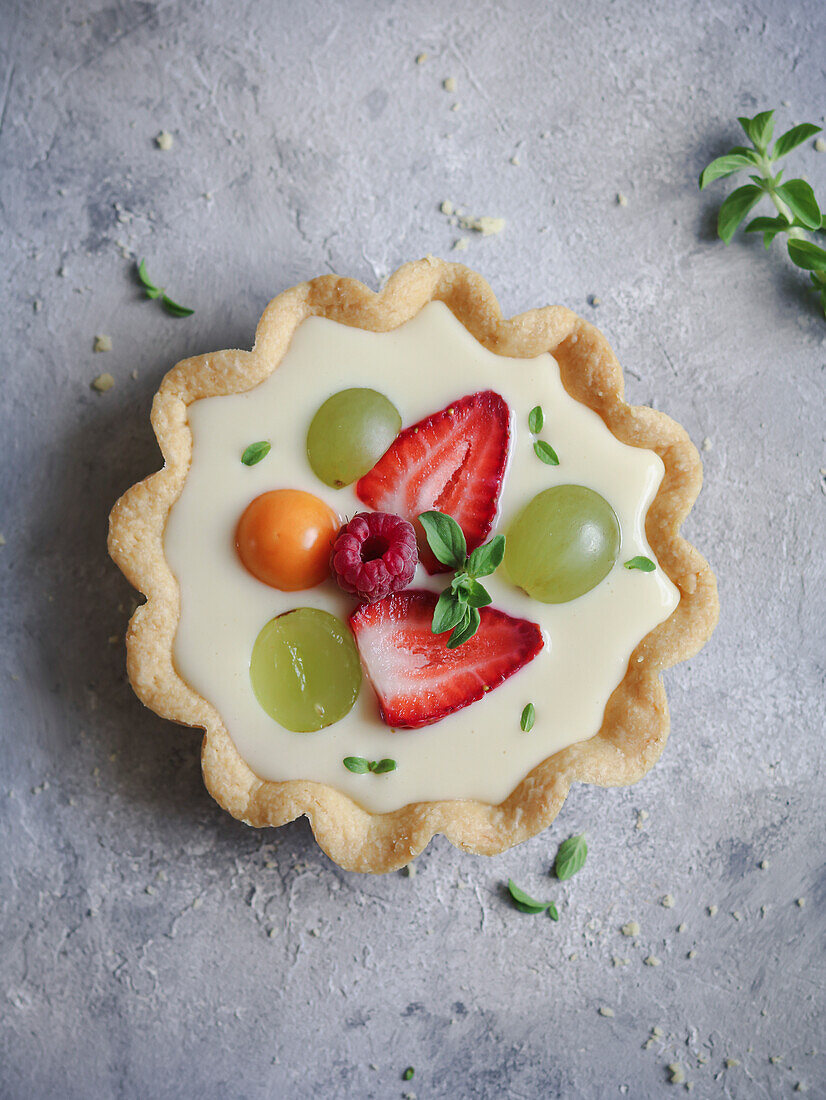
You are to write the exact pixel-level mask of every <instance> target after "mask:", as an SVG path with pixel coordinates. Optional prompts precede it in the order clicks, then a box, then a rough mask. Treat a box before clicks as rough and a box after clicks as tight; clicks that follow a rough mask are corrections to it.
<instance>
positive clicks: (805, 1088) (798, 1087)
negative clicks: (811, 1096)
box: [794, 1081, 809, 1092]
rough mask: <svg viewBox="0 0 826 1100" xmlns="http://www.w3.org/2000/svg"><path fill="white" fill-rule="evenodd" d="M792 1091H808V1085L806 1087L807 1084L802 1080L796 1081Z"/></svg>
mask: <svg viewBox="0 0 826 1100" xmlns="http://www.w3.org/2000/svg"><path fill="white" fill-rule="evenodd" d="M794 1091H795V1092H808V1091H809V1087H808V1085H804V1084H803V1082H802V1081H798V1082H797V1084H796V1085H795V1087H794Z"/></svg>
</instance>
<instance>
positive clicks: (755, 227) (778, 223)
mask: <svg viewBox="0 0 826 1100" xmlns="http://www.w3.org/2000/svg"><path fill="white" fill-rule="evenodd" d="M789 229H791V225H790V224H789V222H787V221H786V219H785V218H784V217H782V216H778V217H776V218H752V220H751V221H750V222H749V224H748V225H747V226H746V228H745V229H744V230H743V232H744V233H762V234H763V247H764V248H768V247H769V246H770V245H771V243H772V241H773V240H774V238H775V237H776V236H777V235H778V234H779V233H786V232H787V231H788V230H789Z"/></svg>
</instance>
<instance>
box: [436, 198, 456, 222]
mask: <svg viewBox="0 0 826 1100" xmlns="http://www.w3.org/2000/svg"><path fill="white" fill-rule="evenodd" d="M439 209H440V210H441V212H442V213H443V214H446V215H447V217H448V218H449V217H450V216H451V214H454V213H455V212H456V207H455V206H454V205H453V203H452V202H450V201H449V200H448V199H445V201H444V202H443V203H442V205H441V206H440V207H439Z"/></svg>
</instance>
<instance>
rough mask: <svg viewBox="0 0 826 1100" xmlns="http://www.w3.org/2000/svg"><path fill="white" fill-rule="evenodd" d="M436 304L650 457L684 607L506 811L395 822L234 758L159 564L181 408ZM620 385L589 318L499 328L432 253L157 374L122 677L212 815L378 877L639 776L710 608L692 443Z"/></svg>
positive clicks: (125, 512)
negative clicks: (172, 724) (601, 708)
mask: <svg viewBox="0 0 826 1100" xmlns="http://www.w3.org/2000/svg"><path fill="white" fill-rule="evenodd" d="M434 299H435V300H439V301H442V302H444V303H445V304H446V305H447V306H448V307H449V308H450V310H451V311H452V312H453V314H454V315H455V316H456V317H457V318H458V319H459V321H461V323H462V324H463V325H464V326H465V328H467V329H468V330H469V332H471V333H472V335H473V336H474V337H475V338H476V339H477V340H478V341H479V342H480V343H481V344H483V345H484V346H485V347H486V348H488V349H490V350H491V351H493V352H496V353H498V354H500V355H507V356H513V357H516V358H530V357H533V356H536V355H539V354H540V353H541V352H545V351H549V352H550V353H551V354H552V355H553V356H554V357H555V359H556V360H557V362H558V363H559V367H560V371H561V374H562V381H563V384H564V386H565V388H566V390H567V391H568V392H569V393H570V394H571V395H572V396H573V397H574V398H576V399H577V400H578V401H581V402H583V403H584V404H585V405H588V406H589V407H590V408H591V409H593V410H594V411H595V412H596V413H598V414H599V416H600V417H601V418H602V420H603V421H604V423H605V424H606V425H607V427H608V428H609V430H610V431H611V432H613V434H614V435H615V436H616V437H617V438H618V439H620V440H622V441H623V442H624V443H628V444H630V445H632V446H635V447H645V448H649V449H651V450H653V451H656V452H657V454H658V455H659V456H660V458H661V459H662V461H663V463H664V465H665V476H664V478H663V481H662V484H661V485H660V489H659V491H658V493H657V495H656V497H655V499H654V501H653V502H652V504H651V507H650V509H649V512H648V516H647V519H646V534H647V537H648V541H649V543H650V545H651V547H652V549H653V551H654V553H655V554H656V556H657V559H658V561H659V563H660V565H661V566H662V568H663V569H664V570H665V571H666V573H667V574H668V576H669V577H670V578H671V580H672V581H673V582H674V584H675V585H676V586H677V588H678V589H679V592H680V602H679V604H678V605H677V607H676V608H675V610H674V612H673V613H672V614H671V615H670V616H669V618H668V619H667V620H666V621H665V622H663V623H661V624H660V625H659V626H658V627H656V628H655V629H654V630H652V631H651V632H650V633H649V634H647V635H646V637H645V638H643V640H642V641H641V642H640V644H639V645H638V646H637V647H636V649H635V650H634V652H633V653H632V655H631V658H630V660H629V663H628V670H627V672H626V674H625V677H624V679H623V680H622V682H621V683H620V684H619V686H618V687H617V688H616V690H615V691H614V692H613V694H612V695H611V697H610V699H609V701H608V703H607V705H606V708H605V712H604V716H603V723H602V727H601V728H600V730H599V732H598V733H596V734H595V735H594V736H593V737H591V738H590V739H589V740H587V741H582V742H580V743H578V744H575V745H571V746H570V747H569V748H566V749H563V750H562V751H561V752H557V753H555V754H554V755H553V756H550V757H548V758H547V759H546V760H544V761H543V762H542V763H541V764H540V765H539V766H538V767H536V768H534V770H533V771H532V772H531V773H530V774H529V775H528V776H527V777H526V778H525V779H523V780H522V782H521V783H520V784H519V785H518V786H517V787H516V788H515V789H514V791H513V792H512V793H511V794H510V796H509V797H508V798H507V799H505V801H504V802H502V803H500V804H499V805H496V806H492V805H489V804H487V803H483V802H478V801H471V800H454V801H439V802H417V803H413V804H411V805H408V806H404V807H402V808H401V809H399V810H396V811H394V812H393V813H385V814H372V813H369V812H368V811H366V810H364V809H363V808H362V807H361V806H359V805H358V804H357V803H355V802H353V801H352V800H351V799H350V798H348V797H347V796H346V795H344V794H341V793H340V792H339V791H336V790H335V789H333V788H332V787H329V786H327V785H325V784H321V783H314V782H309V781H297V780H291V781H288V782H273V781H264V780H262V779H260V778H259V777H258V776H257V775H255V774H254V773H253V772H252V771H251V769H250V768H249V767H248V766H247V764H246V763H245V762H244V761H243V760H242V758H241V757H240V756H239V754H238V752H237V750H236V748H235V746H234V744H233V742H232V739H231V737H230V735H229V733H228V731H227V729H226V728H225V726H224V725H223V723H222V721H221V718H220V715H219V714H218V713H217V711H216V710H215V708H214V707H213V706H212V705H211V704H210V703H209V702H208V701H207V700H206V699H204V698H202V697H201V696H200V695H198V694H197V693H196V692H195V691H193V689H192V688H190V687H189V686H188V685H187V684H186V683H185V682H184V681H183V680H182V679H181V678H180V677H179V676H178V674H177V672H176V670H175V667H174V663H173V658H172V645H173V640H174V636H175V630H176V628H177V623H178V619H179V615H180V597H179V591H178V585H177V582H176V580H175V578H174V576H173V575H172V572H171V570H170V568H169V565H168V564H167V562H166V559H165V557H164V552H163V532H164V527H165V524H166V519H167V516H168V514H169V510H170V508H171V507H172V505H173V504H174V503H175V501H176V500H177V499H178V496H179V495H180V492H181V490H182V488H183V485H184V481H185V480H186V476H187V473H188V470H189V464H190V460H191V453H192V436H191V433H190V430H189V427H188V424H187V412H186V410H187V406H188V405H189V404H190V403H191V402H193V401H197V400H200V399H201V398H203V397H213V396H219V395H223V394H230V393H239V392H243V391H246V390H249V389H252V388H253V387H254V386H256V385H258V384H259V383H260V382H262V381H264V379H266V378H267V377H269V375H270V374H271V373H272V371H273V370H274V369H275V368H276V367H277V365H278V363H279V362H280V361H281V358H282V356H283V355H284V353H285V351H286V350H287V347H288V346H289V343H290V340H291V338H292V334H293V332H294V331H295V330H296V328H297V327H298V325H300V324H301V322H302V321H303V320H304V319H305V318H307V317H310V316H323V317H327V318H329V319H331V320H333V321H338V322H339V323H341V324H345V325H352V326H355V327H358V328H362V329H366V330H369V331H373V332H386V331H388V330H390V329H394V328H396V327H398V326H399V325H402V324H404V323H405V322H406V321H408V320H410V318H412V317H413V316H415V314H416V313H418V312H419V310H420V309H422V307H423V306H425V305H426V304H427V303H428V302H430V301H432V300H434ZM623 389H624V387H623V377H622V371H621V369H620V366H619V363H618V362H617V359H616V357H615V356H614V353H613V352H612V351H611V348H610V347H609V345H608V342H607V341H606V339H605V337H604V336H603V335H602V334H601V333H600V332H599V331H598V330H597V329H596V328H594V327H593V326H592V325H590V324H588V323H587V322H586V321H584V320H582V319H581V318H580V317H578V316H577V315H576V314H574V313H572V312H571V311H570V310H568V309H565V308H563V307H561V306H548V307H546V308H543V309H536V310H531V311H529V312H527V313H523V314H520V315H519V316H517V317H513V318H511V319H510V320H506V319H504V318H503V317H502V313H501V310H500V308H499V305H498V303H497V301H496V298H495V297H494V294H493V291H492V290H491V288H490V286H489V285H488V284H487V283H486V282H485V280H484V279H483V278H482V277H481V276H480V275H478V274H476V273H475V272H473V271H471V270H469V269H468V268H466V267H463V266H462V265H460V264H451V263H446V262H444V261H442V260H438V259H435V258H433V257H426V258H425V259H423V260H418V261H416V262H413V263H409V264H405V265H404V266H403V267H401V268H399V270H398V271H396V272H395V273H394V274H393V275H392V276H391V278H390V279H389V280H388V281H387V283H386V285H385V286H384V288H383V289H382V290H381V291H380V292H379V293H373V292H372V291H370V290H369V289H368V288H367V287H366V286H364V284H362V283H360V282H357V281H356V280H354V279H348V278H341V277H338V276H335V275H324V276H321V277H320V278H317V279H313V280H311V281H310V282H306V283H302V284H300V285H299V286H296V287H293V288H292V289H291V290H287V291H285V292H284V293H283V294H280V295H279V296H278V297H277V298H275V299H273V301H271V302H270V303H269V305H268V306H267V308H266V309H265V311H264V314H263V316H262V318H261V321H260V323H259V325H258V328H257V331H256V337H255V346H254V348H253V350H252V351H250V352H245V351H238V350H229V351H220V352H215V353H213V354H209V355H201V356H196V357H194V358H192V359H185V360H183V361H181V362H180V363H178V364H177V365H176V366H175V367H173V368H172V370H171V371H169V373H168V374H167V375H166V376H165V378H164V379H163V382H162V383H161V386H160V389H159V390H158V393H157V394H156V395H155V399H154V402H153V406H152V415H151V422H152V427H153V429H154V431H155V435H156V437H157V440H158V443H159V445H160V448H161V452H162V454H163V458H164V467H163V469H161V470H160V471H158V472H157V473H155V474H152V475H151V476H150V477H147V478H146V479H145V480H143V481H141V482H139V483H138V484H137V485H134V486H133V487H132V488H131V489H129V490H128V491H127V492H126V493H125V494H124V495H123V496H122V497H121V498H120V500H118V502H117V503H116V504H115V506H114V508H113V509H112V513H111V515H110V528H109V552H110V554H111V556H112V558H113V559H114V561H115V562H116V564H117V565H118V566H119V567H120V569H121V570H122V572H123V573H124V575H125V576H126V578H127V580H129V581H130V583H131V584H132V585H133V586H134V587H135V588H137V589H138V590H139V591H141V592H142V593H144V595H145V596H146V603H145V604H143V605H142V606H141V607H139V608H138V609H137V611H136V612H135V613H134V615H133V616H132V619H131V621H130V624H129V628H128V631H127V636H126V644H127V672H128V675H129V679H130V681H131V683H132V686H133V688H134V690H135V693H136V694H137V696H138V698H139V699H141V701H142V702H143V703H144V704H145V705H146V706H148V707H150V708H151V709H152V710H153V711H155V712H156V713H157V714H159V715H160V716H161V717H163V718H168V719H172V720H174V721H177V722H180V723H182V724H184V725H188V726H196V727H201V728H202V729H203V730H204V738H203V744H202V751H201V763H202V769H203V776H204V782H205V784H206V786H207V789H208V790H209V792H210V794H211V795H212V796H213V798H215V800H216V801H217V802H218V803H219V804H220V805H221V806H223V807H224V809H226V810H228V811H229V812H230V813H231V814H232V815H233V816H234V817H236V818H238V819H240V820H241V821H244V822H246V823H247V824H248V825H253V826H259V827H260V826H279V825H283V824H285V823H286V822H288V821H292V820H293V819H295V818H297V817H299V816H300V815H302V814H304V815H305V816H306V817H307V818H309V821H310V825H311V827H312V830H313V833H314V834H315V838H316V840H317V842H318V844H319V846H320V847H321V848H322V849H323V850H324V851H325V852H326V853H327V855H328V856H329V857H330V858H331V859H332V860H334V861H335V862H336V863H338V864H339V865H340V866H341V867H343V868H344V869H346V870H350V871H364V872H372V873H384V872H387V871H392V870H395V869H397V868H399V867H403V866H404V865H405V864H407V863H409V862H410V860H412V859H413V858H414V857H415V856H417V855H418V854H419V853H420V852H421V851H422V849H423V848H424V847H425V846H426V845H427V844H428V842H429V841H430V839H431V837H432V836H433V835H434V834H435V833H443V834H444V835H445V836H446V837H447V838H448V840H450V842H451V843H452V844H455V845H456V846H457V847H459V848H462V849H464V850H465V851H468V852H474V853H478V854H482V855H495V854H497V853H499V852H502V851H504V850H505V849H506V848H509V847H511V846H512V845H514V844H519V843H520V842H521V841H523V840H526V839H528V838H529V837H531V836H533V835H535V834H536V833H538V832H540V831H541V830H542V829H544V828H546V827H547V826H548V825H549V824H550V823H551V822H552V821H553V820H554V818H555V817H556V815H557V814H558V813H559V810H560V808H561V806H562V803H563V802H564V801H565V798H566V796H567V794H568V789H569V788H570V786H571V784H572V783H574V782H579V783H591V784H595V785H598V786H603V787H612V786H623V785H626V784H630V783H634V782H636V781H637V780H638V779H640V778H641V777H642V776H643V775H645V773H646V772H647V771H648V770H649V769H650V768H651V767H652V766H653V764H654V763H655V762H656V761H657V760H658V758H659V756H660V754H661V753H662V751H663V748H664V746H665V742H666V739H667V737H668V729H669V719H668V708H667V703H666V697H665V690H664V688H663V684H662V680H661V673H662V671H663V670H664V669H666V668H669V667H671V666H672V665H674V664H676V663H677V662H678V661H681V660H685V659H687V658H689V657H691V656H693V655H694V654H696V653H697V652H698V651H699V650H700V649H701V648H702V646H703V645H704V644H705V642H706V641H707V640H708V638H709V637H710V635H711V633H712V631H713V629H714V627H715V625H716V622H717V617H718V612H719V607H718V600H717V585H716V581H715V578H714V574H713V573H712V571H711V569H710V567H709V565H708V563H707V562H706V561H705V559H704V558H703V557H702V556H701V555H700V554H699V553H698V551H697V550H695V549H694V548H693V547H692V546H690V545H689V544H688V543H687V542H686V541H685V540H684V539H683V538H682V537H681V536H680V535H679V528H680V525H681V524H682V522H683V520H684V519H685V518H686V516H687V515H688V513H689V511H690V510H691V507H692V505H693V503H694V501H695V499H696V497H697V494H698V493H699V491H700V486H701V483H702V467H701V463H700V457H699V454H698V453H697V449H696V448H695V447H694V445H693V444H692V443H691V441H690V439H689V438H688V435H687V433H686V432H685V430H684V429H683V428H682V427H681V426H680V425H679V424H677V423H675V421H673V420H671V419H670V418H669V417H667V416H665V415H664V414H663V413H661V412H656V411H654V410H653V409H650V408H645V407H632V406H629V405H626V404H625V402H624V401H623Z"/></svg>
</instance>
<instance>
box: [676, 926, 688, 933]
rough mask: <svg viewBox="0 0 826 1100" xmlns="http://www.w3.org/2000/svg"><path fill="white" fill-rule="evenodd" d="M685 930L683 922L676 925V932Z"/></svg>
mask: <svg viewBox="0 0 826 1100" xmlns="http://www.w3.org/2000/svg"><path fill="white" fill-rule="evenodd" d="M685 930H686V926H685V924H678V925H677V931H678V932H685Z"/></svg>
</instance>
